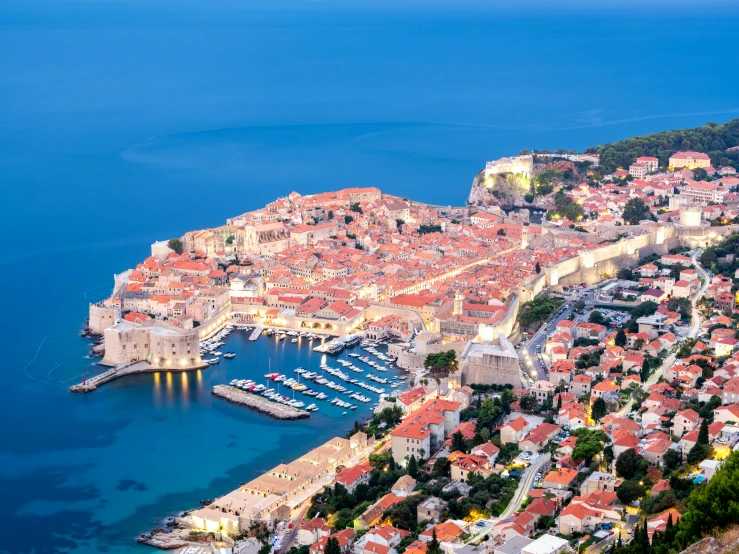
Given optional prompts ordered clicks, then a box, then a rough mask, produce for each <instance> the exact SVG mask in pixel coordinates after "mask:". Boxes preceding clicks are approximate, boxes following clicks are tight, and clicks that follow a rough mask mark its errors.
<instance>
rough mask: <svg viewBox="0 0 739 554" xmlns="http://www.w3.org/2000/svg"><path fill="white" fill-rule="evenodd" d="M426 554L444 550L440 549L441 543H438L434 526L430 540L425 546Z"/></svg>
mask: <svg viewBox="0 0 739 554" xmlns="http://www.w3.org/2000/svg"><path fill="white" fill-rule="evenodd" d="M426 554H444V551H443V550H442V549H441V545H440V544H439V540H438V539H437V538H436V527H434V529H433V531H431V541H430V542H429V543H428V545H427V547H426Z"/></svg>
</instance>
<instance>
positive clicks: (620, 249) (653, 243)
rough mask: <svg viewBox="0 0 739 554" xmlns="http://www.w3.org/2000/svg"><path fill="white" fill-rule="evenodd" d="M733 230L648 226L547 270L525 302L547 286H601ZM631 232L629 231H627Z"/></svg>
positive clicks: (526, 289) (527, 290)
mask: <svg viewBox="0 0 739 554" xmlns="http://www.w3.org/2000/svg"><path fill="white" fill-rule="evenodd" d="M732 227H737V228H739V226H726V227H712V228H706V227H683V226H680V225H667V226H664V225H657V224H650V225H646V224H645V225H644V226H642V227H641V229H643V230H645V231H647V232H645V233H643V234H641V235H637V236H634V237H628V238H623V239H621V240H619V241H617V242H613V243H609V244H606V245H603V246H601V247H599V248H594V249H592V250H585V251H582V252H580V253H579V254H578V255H577V256H574V257H572V258H569V259H567V260H562V261H561V262H558V263H556V264H549V265H547V266H546V267H544V268H543V269H544V272H543V274H544V275H545V277H546V281H545V283H541V282H540V277H537V279H535V280H534V281H532V282H530V283H529V284H527V285H526V286H525V287H522V288H521V291H522V298H526V300H524V301H528V300H530V299H531V298H533V297H535V296H536V294H538V293H539V292H540V291H541V290H542V289H543V288H544V286H547V287H550V288H552V289H554V290H557V289H558V288H559V287H562V286H569V285H574V284H578V283H587V284H594V283H597V282H599V281H601V280H603V279H604V278H608V277H613V276H614V275H615V274H616V273H617V272H618V270H619V269H622V268H626V267H634V266H636V265H638V264H639V261H640V260H641V259H642V258H645V257H647V256H649V255H651V254H659V255H662V254H667V253H668V252H669V251H670V249H672V248H676V247H678V246H688V247H691V248H692V247H696V246H706V245H707V244H710V243H711V242H712V241H716V240H718V238H719V235H724V236H725V235H728V234H731V233H732V232H733V230H732V229H731V228H732ZM627 229H628V227H626V228H624V230H627ZM529 297H530V298H529Z"/></svg>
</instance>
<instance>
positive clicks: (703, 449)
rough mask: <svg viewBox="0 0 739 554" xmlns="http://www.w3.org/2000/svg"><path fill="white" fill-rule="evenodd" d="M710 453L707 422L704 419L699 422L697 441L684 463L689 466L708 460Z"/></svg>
mask: <svg viewBox="0 0 739 554" xmlns="http://www.w3.org/2000/svg"><path fill="white" fill-rule="evenodd" d="M712 451H713V449H712V448H711V445H710V444H709V440H708V420H707V419H704V420H703V421H702V422H701V428H700V431H698V440H697V441H696V443H695V446H693V448H691V449H690V452H688V456H687V458H686V461H687V462H688V463H689V464H691V465H694V464H697V463H700V462H702V461H703V460H705V459H706V458H708V457H709V456H710V455H711V452H712Z"/></svg>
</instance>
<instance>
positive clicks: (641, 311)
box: [631, 300, 659, 320]
mask: <svg viewBox="0 0 739 554" xmlns="http://www.w3.org/2000/svg"><path fill="white" fill-rule="evenodd" d="M657 308H659V304H657V303H656V302H654V301H653V300H647V301H646V302H642V303H641V304H639V305H638V306H636V307H635V308H634V309H633V310H631V319H633V320H637V319H639V318H640V317H642V316H648V315H653V314H654V313H655V312H656V311H657Z"/></svg>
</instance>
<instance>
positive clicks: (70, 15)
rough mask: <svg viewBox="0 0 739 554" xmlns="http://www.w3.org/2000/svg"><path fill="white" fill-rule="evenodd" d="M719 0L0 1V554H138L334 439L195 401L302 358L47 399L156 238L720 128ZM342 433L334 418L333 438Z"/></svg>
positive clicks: (236, 363)
mask: <svg viewBox="0 0 739 554" xmlns="http://www.w3.org/2000/svg"><path fill="white" fill-rule="evenodd" d="M737 24H739V7H737V3H736V2H728V1H723V2H722V1H711V0H705V1H700V2H699V1H697V0H696V1H694V2H690V1H687V2H665V1H659V2H650V1H648V0H647V1H644V2H630V1H623V2H613V1H604V2H577V1H575V0H564V1H563V2H535V1H532V0H522V1H521V2H513V1H504V0H500V1H490V0H487V1H482V0H480V1H475V0H460V1H458V2H455V1H451V0H450V1H442V0H436V1H429V2H421V1H418V0H407V1H403V0H397V1H395V2H389V1H377V2H372V1H370V0H355V1H350V0H326V1H315V2H310V1H299V0H266V1H262V2H256V1H251V0H241V1H236V0H212V1H205V0H150V1H144V0H128V1H123V0H95V1H93V0H67V1H61V0H59V1H51V0H4V1H3V2H0V206H1V207H2V217H0V231H1V232H2V236H3V237H5V248H4V250H3V255H2V257H1V259H0V266H1V267H0V280H1V284H2V288H1V289H0V290H2V318H0V321H1V323H0V325H1V327H0V328H1V329H2V336H3V343H2V345H3V363H2V372H3V375H2V376H3V379H2V385H1V386H0V421H1V422H2V425H0V498H1V499H2V501H1V502H0V552H10V553H13V554H18V553H25V552H36V553H51V552H74V553H80V554H87V553H92V552H118V553H123V552H137V551H140V550H146V548H145V547H140V546H138V545H136V544H135V543H134V542H133V539H134V538H135V537H136V536H137V535H138V534H139V533H141V532H143V531H146V530H147V529H149V528H151V527H152V526H155V525H157V523H158V521H159V519H160V518H161V517H163V516H167V515H169V514H172V513H176V512H177V511H179V510H183V509H188V508H193V507H196V506H197V503H198V502H199V501H200V500H201V499H204V498H212V497H214V496H217V495H219V494H222V493H225V492H227V491H229V490H231V489H232V488H234V487H235V486H237V485H238V483H239V482H240V481H246V480H248V479H250V478H252V477H253V476H254V475H256V474H258V473H259V472H260V471H263V470H265V469H268V468H270V467H272V466H274V465H275V464H277V463H279V462H282V461H289V460H290V459H292V458H294V457H295V456H297V455H298V454H300V453H302V452H305V451H307V450H308V449H309V448H311V447H313V446H315V445H316V444H318V443H320V442H322V441H324V440H325V439H327V438H329V437H331V436H334V435H341V434H344V433H345V432H346V431H347V429H348V428H349V427H351V425H352V423H353V419H351V417H352V416H349V415H348V416H342V415H341V413H340V412H339V411H338V410H330V409H326V410H325V411H322V412H320V413H319V414H318V415H316V416H314V417H311V418H310V419H309V420H307V421H300V422H293V423H278V422H275V421H272V420H270V419H268V418H266V417H264V416H261V415H259V414H255V413H252V412H249V411H247V410H244V409H240V408H239V407H236V406H231V405H228V404H226V403H223V402H220V401H218V400H217V399H214V398H212V397H211V395H210V394H209V390H210V387H211V386H212V385H213V384H216V383H221V382H225V381H226V380H230V379H231V378H236V377H248V376H250V375H261V374H263V373H266V370H265V365H269V363H270V359H271V364H272V367H273V369H275V370H278V369H282V367H278V366H283V365H284V366H285V369H287V370H291V369H294V367H296V366H297V365H301V364H303V363H305V364H308V363H313V362H312V361H311V360H309V359H308V358H309V356H310V351H309V349H307V348H305V347H301V348H297V347H296V345H293V344H281V345H275V344H274V342H270V341H268V340H264V339H260V341H258V342H257V343H254V344H248V343H246V342H244V341H245V338H244V337H239V336H233V337H232V339H231V340H232V341H233V343H234V346H233V348H231V346H230V344H229V346H228V348H231V349H233V350H237V351H238V355H237V357H236V358H235V359H234V360H232V361H230V362H226V361H224V362H222V363H221V365H219V366H217V367H214V368H209V369H207V370H204V371H202V372H200V373H190V374H185V375H182V374H172V375H166V374H160V375H159V377H156V376H153V375H147V376H140V377H132V378H126V379H121V380H119V381H116V382H113V383H110V384H107V385H105V386H103V387H102V388H101V389H99V390H98V391H96V392H95V393H93V394H90V395H86V396H80V395H72V394H70V393H69V392H67V390H66V388H67V386H68V385H70V384H72V383H74V382H76V381H78V380H79V379H80V378H81V375H82V374H83V373H85V374H91V373H94V372H96V371H98V368H97V367H96V366H94V365H92V364H93V362H94V360H92V359H90V358H88V357H87V356H88V354H89V344H88V343H87V342H86V341H85V340H84V339H82V338H80V337H79V332H80V330H81V329H82V327H83V325H84V320H85V317H86V313H87V306H88V303H89V302H94V301H97V300H100V299H101V298H103V297H105V296H106V295H107V294H109V293H110V290H111V288H112V285H113V275H114V273H117V272H120V271H123V270H125V269H126V268H129V267H132V266H133V265H134V264H136V263H137V262H139V261H141V260H142V259H143V258H145V257H146V256H147V255H148V253H149V245H150V244H151V243H152V242H154V241H155V240H161V239H168V238H171V237H174V236H180V235H181V234H182V233H184V232H185V231H187V230H192V229H196V228H203V227H207V226H217V225H221V224H223V223H224V221H225V219H226V218H227V217H229V216H234V215H237V214H239V213H243V212H245V211H247V210H251V209H254V208H257V207H259V206H262V205H264V204H265V203H266V202H268V201H270V200H273V199H274V198H275V197H277V196H281V195H287V194H289V193H290V192H291V191H293V190H295V191H298V192H300V193H303V194H309V193H314V192H318V191H323V190H335V189H339V188H341V187H346V186H377V187H380V188H381V189H382V190H384V191H387V192H390V193H395V194H399V195H402V196H406V197H412V198H415V199H419V200H426V201H428V202H432V203H438V204H444V205H446V204H451V205H461V204H463V203H464V201H465V199H466V196H467V193H468V191H469V186H470V184H471V182H472V179H473V177H474V175H475V173H476V172H477V171H478V170H479V169H480V168H481V167H483V164H484V162H485V161H486V160H489V159H494V158H497V157H500V156H503V155H509V154H516V153H518V152H519V151H520V150H522V149H524V148H550V149H557V148H566V149H583V148H585V147H588V146H591V145H597V144H600V143H603V142H607V141H611V140H617V139H620V138H624V137H628V136H632V135H636V134H642V133H649V132H654V131H659V130H662V129H670V128H677V127H685V126H693V125H699V124H702V123H704V122H706V121H716V122H722V121H726V120H728V119H731V118H733V117H737V116H739V94H738V93H737V92H738V91H739V77H738V75H739V72H738V71H737V69H739V68H738V64H737V56H736V31H735V30H736V28H737ZM358 415H359V414H357V417H358Z"/></svg>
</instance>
